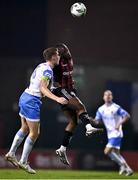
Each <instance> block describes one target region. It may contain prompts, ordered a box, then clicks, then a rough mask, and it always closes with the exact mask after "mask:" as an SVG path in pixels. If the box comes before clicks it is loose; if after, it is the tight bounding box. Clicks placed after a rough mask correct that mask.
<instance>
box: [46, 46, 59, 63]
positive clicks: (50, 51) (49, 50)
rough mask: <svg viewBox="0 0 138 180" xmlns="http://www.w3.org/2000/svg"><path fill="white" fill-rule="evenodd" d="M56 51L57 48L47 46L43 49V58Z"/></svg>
mask: <svg viewBox="0 0 138 180" xmlns="http://www.w3.org/2000/svg"><path fill="white" fill-rule="evenodd" d="M57 52H58V49H57V48H55V47H50V48H47V49H45V50H44V51H43V57H44V59H45V60H49V59H51V58H52V56H53V55H55V54H56V53H57Z"/></svg>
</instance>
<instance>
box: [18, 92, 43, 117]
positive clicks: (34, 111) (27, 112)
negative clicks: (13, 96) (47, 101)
mask: <svg viewBox="0 0 138 180" xmlns="http://www.w3.org/2000/svg"><path fill="white" fill-rule="evenodd" d="M41 104H42V102H41V100H40V98H39V97H36V96H33V95H31V94H28V93H26V92H23V93H22V95H21V96H20V99H19V107H20V112H19V114H21V115H23V116H24V117H26V118H28V119H40V107H41Z"/></svg>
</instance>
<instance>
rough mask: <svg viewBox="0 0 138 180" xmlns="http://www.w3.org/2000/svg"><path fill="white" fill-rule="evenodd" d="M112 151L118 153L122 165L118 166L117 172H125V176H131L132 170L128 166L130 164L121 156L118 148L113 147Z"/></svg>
mask: <svg viewBox="0 0 138 180" xmlns="http://www.w3.org/2000/svg"><path fill="white" fill-rule="evenodd" d="M113 152H114V153H115V154H117V155H118V157H119V158H120V160H121V161H122V166H121V167H120V171H119V174H120V175H121V174H123V173H125V175H126V176H131V175H132V174H133V170H132V169H131V168H130V166H129V165H128V164H127V162H126V160H125V159H124V158H123V156H122V155H121V154H120V149H116V148H114V149H113Z"/></svg>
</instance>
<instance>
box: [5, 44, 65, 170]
mask: <svg viewBox="0 0 138 180" xmlns="http://www.w3.org/2000/svg"><path fill="white" fill-rule="evenodd" d="M43 56H44V59H45V61H47V62H45V63H41V64H39V65H38V66H37V67H36V69H35V70H34V72H33V74H32V75H31V79H30V85H29V87H28V88H27V89H26V90H25V91H24V92H23V94H22V95H21V97H20V100H19V107H20V112H19V114H20V117H21V128H20V129H19V131H18V132H17V133H16V135H15V137H14V140H13V143H12V145H11V148H10V150H9V152H8V153H7V154H6V155H5V159H6V160H8V161H10V162H11V163H12V164H13V165H15V166H17V167H20V168H22V169H24V170H25V171H27V172H28V173H33V174H35V173H36V172H35V170H33V169H32V168H31V167H30V166H29V164H28V156H29V154H30V152H31V150H32V148H33V145H34V143H35V141H36V140H37V138H38V135H39V132H40V129H39V128H40V107H41V104H42V102H41V98H42V97H45V96H47V97H49V98H50V99H52V100H55V101H57V102H58V103H61V104H67V103H68V101H67V100H66V99H65V98H63V97H58V96H55V95H54V94H53V93H51V91H50V90H49V89H48V87H49V86H50V84H51V81H52V78H53V70H52V69H53V68H54V66H56V65H58V64H59V60H60V56H59V54H58V50H57V49H56V48H53V47H51V48H48V49H46V50H44V52H43ZM27 134H28V136H27V138H26V140H25V142H24V147H23V152H22V156H21V159H20V161H19V162H18V161H17V159H16V156H15V153H16V150H17V148H18V147H19V146H20V144H21V143H22V141H23V139H24V138H25V136H26V135H27Z"/></svg>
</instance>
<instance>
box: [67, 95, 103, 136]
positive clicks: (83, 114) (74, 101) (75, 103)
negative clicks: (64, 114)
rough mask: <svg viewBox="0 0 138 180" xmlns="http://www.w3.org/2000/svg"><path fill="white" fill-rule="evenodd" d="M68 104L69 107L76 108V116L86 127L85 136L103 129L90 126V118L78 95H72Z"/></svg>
mask: <svg viewBox="0 0 138 180" xmlns="http://www.w3.org/2000/svg"><path fill="white" fill-rule="evenodd" d="M68 106H69V107H70V108H72V109H74V110H76V112H77V115H78V118H79V119H80V120H81V121H82V123H83V124H84V125H85V127H86V135H87V136H90V135H92V134H93V133H97V132H101V131H103V129H98V128H94V127H92V125H91V123H90V120H91V118H90V116H89V115H88V113H87V110H86V108H85V106H84V104H83V103H82V102H81V101H80V99H79V98H78V97H76V96H74V97H72V98H70V99H69V103H68Z"/></svg>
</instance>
